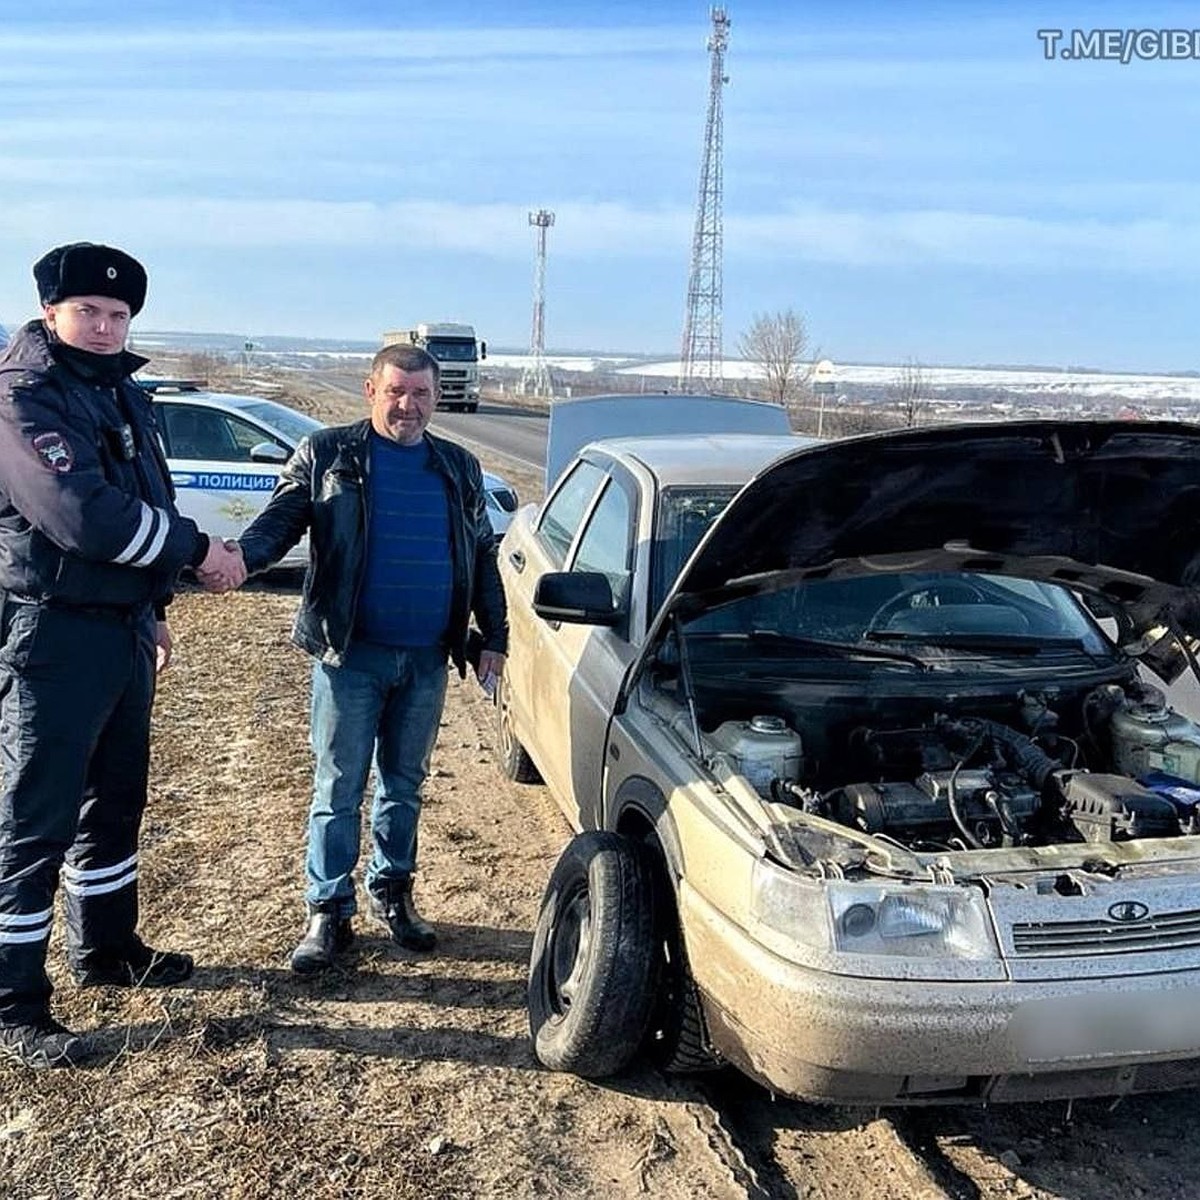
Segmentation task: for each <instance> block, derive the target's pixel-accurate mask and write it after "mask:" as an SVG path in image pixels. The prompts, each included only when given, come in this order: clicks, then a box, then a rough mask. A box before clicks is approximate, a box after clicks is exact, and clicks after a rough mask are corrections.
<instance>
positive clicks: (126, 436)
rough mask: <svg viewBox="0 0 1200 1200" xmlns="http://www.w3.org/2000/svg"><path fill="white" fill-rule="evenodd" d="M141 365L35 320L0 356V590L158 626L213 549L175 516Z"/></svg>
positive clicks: (141, 361)
mask: <svg viewBox="0 0 1200 1200" xmlns="http://www.w3.org/2000/svg"><path fill="white" fill-rule="evenodd" d="M145 362H146V360H145V359H142V358H139V357H138V356H137V355H134V354H129V353H128V352H124V353H122V354H121V355H120V356H119V357H118V356H108V355H104V356H100V355H89V354H87V353H84V352H79V351H72V350H71V348H70V347H64V346H63V344H62V343H60V342H56V341H55V340H54V339H53V338H52V335H50V334H49V332H48V331H47V329H46V327H45V325H44V324H43V323H42V322H41V321H31V322H29V323H28V324H27V325H25V326H23V327H22V328H21V329H19V330H18V331H17V332H16V333H15V334H14V335H13V339H12V341H11V342H10V343H9V345H8V348H7V349H6V350H5V352H4V354H3V355H2V356H0V591H4V592H7V593H11V594H14V595H17V596H21V597H24V598H26V599H32V600H37V601H42V602H49V603H55V604H61V605H65V606H78V607H95V606H103V607H105V608H108V607H115V608H121V609H129V610H131V609H134V608H138V607H141V606H145V605H148V604H153V605H154V606H155V608H156V609H157V611H158V612H159V615H160V616H161V615H162V606H163V605H164V604H165V603H166V601H167V600H168V599H169V597H170V594H171V590H172V587H173V585H174V581H175V577H176V575H177V574H178V572H179V568H180V567H182V566H183V565H185V564H187V563H191V564H193V565H195V564H198V563H199V562H200V561H201V560H202V559H203V558H204V555H205V553H206V552H207V550H208V538H207V536H206V535H205V534H202V533H201V532H200V530H199V529H198V528H197V527H196V523H195V522H194V521H192V520H190V519H188V518H187V517H183V516H180V514H179V512H178V510H177V509H176V508H175V500H174V489H173V488H172V486H171V476H170V474H169V472H168V470H167V464H166V460H165V459H164V458H163V454H162V449H161V447H160V445H159V441H158V433H157V429H156V427H155V424H154V415H153V412H152V410H151V407H150V401H149V398H148V397H147V395H146V393H145V392H143V391H142V389H141V388H139V387H138V386H137V385H136V384H135V383H134V382H133V381H132V380H131V379H130V378H129V375H130V373H131V372H132V371H135V370H136V369H137V368H138V367H140V366H142V365H143V364H144V363H145Z"/></svg>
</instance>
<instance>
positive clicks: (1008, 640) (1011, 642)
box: [863, 629, 1095, 658]
mask: <svg viewBox="0 0 1200 1200" xmlns="http://www.w3.org/2000/svg"><path fill="white" fill-rule="evenodd" d="M863 637H864V638H866V639H867V640H868V641H872V642H920V643H922V644H923V645H926V646H946V647H948V648H949V649H951V650H996V651H1003V652H1004V653H1007V654H1038V653H1040V652H1041V651H1042V650H1078V651H1079V652H1080V653H1082V654H1087V655H1088V657H1089V658H1094V657H1095V656H1094V655H1092V654H1091V653H1090V652H1089V651H1088V648H1087V646H1085V645H1084V642H1083V639H1082V638H1072V637H1049V638H1029V637H1024V636H1022V635H1021V634H1004V633H908V632H905V631H903V630H898V629H868V630H867V632H866V633H864V634H863Z"/></svg>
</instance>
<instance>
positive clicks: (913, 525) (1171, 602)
mask: <svg viewBox="0 0 1200 1200" xmlns="http://www.w3.org/2000/svg"><path fill="white" fill-rule="evenodd" d="M899 570H947V571H956V570H961V571H975V572H986V573H988V574H993V575H1005V574H1007V575H1018V576H1022V577H1025V578H1029V579H1042V580H1048V581H1051V582H1057V583H1061V584H1064V585H1066V586H1068V587H1071V588H1073V589H1075V590H1077V591H1080V592H1081V593H1084V594H1086V595H1091V596H1094V597H1100V598H1102V600H1106V601H1107V602H1108V605H1109V607H1110V608H1111V610H1113V611H1114V613H1115V614H1116V615H1119V616H1120V617H1121V618H1122V619H1123V623H1124V625H1125V630H1124V633H1125V634H1126V635H1128V634H1129V633H1130V632H1131V631H1132V632H1134V633H1136V634H1137V635H1142V634H1145V633H1147V632H1148V631H1149V630H1151V629H1152V628H1154V627H1155V626H1161V625H1162V624H1163V623H1164V621H1168V620H1169V621H1170V623H1171V624H1173V625H1174V626H1175V627H1177V628H1181V629H1182V630H1184V631H1186V632H1188V633H1197V632H1200V591H1198V590H1197V589H1198V585H1200V426H1195V427H1193V426H1190V425H1184V424H1179V423H1175V422H1167V421H1158V422H1130V421H1068V420H1047V421H1022V422H1006V423H996V424H970V425H953V426H939V427H936V428H931V429H920V430H904V431H898V432H892V433H885V434H874V435H869V436H865V437H856V438H848V439H843V440H839V441H833V442H826V443H821V444H818V445H810V446H809V447H807V448H805V449H800V450H797V451H796V452H795V453H793V454H789V455H787V456H786V457H784V458H781V459H778V460H776V461H775V462H774V463H772V464H771V465H770V466H768V467H767V468H765V469H764V470H763V471H761V472H760V473H759V474H758V475H757V476H756V477H755V478H754V479H752V480H751V481H750V482H749V483H747V484H746V486H745V487H744V488H743V489H742V490H741V491H740V492H739V493H738V495H737V496H736V497H735V498H734V499H733V501H732V502H731V503H730V505H729V507H728V508H727V509H726V510H725V512H724V513H723V514H722V515H721V516H720V518H719V519H718V520H717V521H716V522H715V523H714V524H713V527H712V528H711V529H710V530H709V531H708V533H707V535H706V536H705V538H704V539H703V541H702V542H701V543H700V545H699V546H698V547H697V549H696V551H695V553H694V554H693V555H692V557H691V559H690V560H689V561H688V563H687V565H686V566H685V567H684V569H683V571H682V572H681V573H680V576H679V578H678V580H677V581H676V584H675V586H674V588H673V589H672V591H671V592H670V593H669V594H668V596H667V598H666V599H665V601H664V603H663V607H662V609H661V610H660V612H659V613H658V616H657V617H656V619H655V622H654V626H653V628H652V629H651V632H650V635H649V637H648V639H647V643H648V645H647V647H646V649H647V650H649V648H650V646H652V645H653V644H654V643H656V642H657V641H658V639H659V637H661V635H662V630H663V627H664V625H665V624H666V622H667V621H668V620H669V619H670V618H671V616H672V614H678V615H680V616H682V617H685V618H686V617H687V616H691V615H695V614H696V613H698V612H702V611H704V610H705V609H707V608H710V607H712V606H714V605H716V604H720V603H723V602H725V601H728V600H730V599H733V598H736V597H738V596H741V595H747V594H751V593H753V592H756V591H764V590H770V589H772V588H775V587H778V586H780V585H781V583H782V582H783V581H784V580H785V579H788V580H795V579H803V578H832V577H835V576H846V575H854V574H867V573H874V572H880V571H899ZM1174 673H1175V674H1178V673H1179V672H1178V670H1176V671H1175V672H1174Z"/></svg>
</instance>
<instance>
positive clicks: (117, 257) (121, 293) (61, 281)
mask: <svg viewBox="0 0 1200 1200" xmlns="http://www.w3.org/2000/svg"><path fill="white" fill-rule="evenodd" d="M33 277H34V279H35V280H36V281H37V289H38V297H39V299H40V300H41V302H42V303H43V304H57V303H58V302H59V301H60V300H66V299H67V298H68V297H69V296H108V297H110V298H111V299H113V300H124V301H125V303H126V304H128V305H129V311H130V313H131V314H132V315H133V316H135V317H136V316H137V314H138V313H139V312H140V311H141V308H142V305H143V304H144V303H145V302H146V269H145V267H143V266H142V264H141V263H140V262H138V260H137V259H136V258H132V257H130V256H129V255H128V254H126V253H125V252H124V251H123V250H116V249H114V248H113V247H112V246H98V245H95V244H94V243H92V242H72V243H71V244H70V245H69V246H56V247H55V248H54V249H53V250H50V251H48V252H47V253H45V254H43V255H42V257H41V258H39V259H38V260H37V262H35V263H34V264H33Z"/></svg>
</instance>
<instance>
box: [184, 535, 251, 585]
mask: <svg viewBox="0 0 1200 1200" xmlns="http://www.w3.org/2000/svg"><path fill="white" fill-rule="evenodd" d="M196 578H197V579H199V580H200V583H201V585H202V586H203V587H204V589H205V590H206V591H209V592H232V591H233V590H234V589H235V588H240V587H241V586H242V584H243V583H245V582H246V564H245V562H244V561H243V559H242V548H241V546H239V545H238V544H237V542H235V541H234V540H233V538H226V539H225V540H224V541H222V540H221V539H220V538H219V537H213V536H211V535H210V536H209V539H208V553H207V554H205V556H204V561H203V562H201V564H200V565H199V566H198V567H197V568H196Z"/></svg>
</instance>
